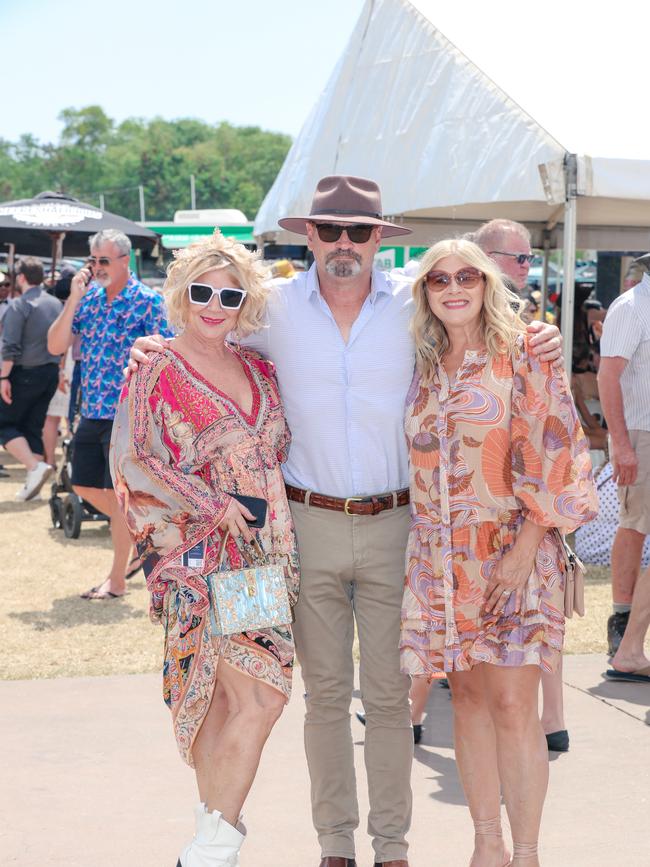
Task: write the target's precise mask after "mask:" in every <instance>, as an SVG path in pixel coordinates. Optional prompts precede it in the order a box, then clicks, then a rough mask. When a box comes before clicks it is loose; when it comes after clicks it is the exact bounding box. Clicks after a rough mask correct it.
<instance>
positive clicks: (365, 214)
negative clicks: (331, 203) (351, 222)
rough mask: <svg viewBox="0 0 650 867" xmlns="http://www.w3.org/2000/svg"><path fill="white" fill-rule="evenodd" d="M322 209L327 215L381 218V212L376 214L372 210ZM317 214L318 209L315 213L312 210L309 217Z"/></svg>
mask: <svg viewBox="0 0 650 867" xmlns="http://www.w3.org/2000/svg"><path fill="white" fill-rule="evenodd" d="M323 211H324V212H325V213H326V214H328V215H329V214H339V215H340V216H342V217H344V216H354V217H372V218H373V219H375V220H381V219H382V216H381V214H376V213H374V212H373V211H357V210H355V209H352V210H347V209H345V208H323ZM317 215H318V211H317V212H316V213H314V211H312V212H311V214H310V215H309V216H310V217H311V216H317Z"/></svg>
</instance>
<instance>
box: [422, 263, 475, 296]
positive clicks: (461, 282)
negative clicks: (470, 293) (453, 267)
mask: <svg viewBox="0 0 650 867" xmlns="http://www.w3.org/2000/svg"><path fill="white" fill-rule="evenodd" d="M484 279H485V274H484V273H483V272H482V271H479V270H478V268H461V269H460V270H459V271H456V273H455V274H450V273H449V271H429V273H428V274H427V276H426V277H425V278H424V280H425V282H426V284H427V289H431V290H432V291H433V292H442V290H443V289H446V288H447V286H449V285H450V284H451V281H452V280H454V281H455V282H456V284H457V285H458V286H462V287H463V288H464V289H475V288H476V286H478V284H479V283H480V282H481V280H484Z"/></svg>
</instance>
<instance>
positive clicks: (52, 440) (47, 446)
mask: <svg viewBox="0 0 650 867" xmlns="http://www.w3.org/2000/svg"><path fill="white" fill-rule="evenodd" d="M60 423H61V417H60V416H57V415H46V416H45V424H44V425H43V450H44V451H45V461H46V463H48V464H49V465H50V466H51V467H53V466H55V460H56V458H55V453H56V444H57V442H58V439H59V424H60Z"/></svg>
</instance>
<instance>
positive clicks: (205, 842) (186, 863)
mask: <svg viewBox="0 0 650 867" xmlns="http://www.w3.org/2000/svg"><path fill="white" fill-rule="evenodd" d="M194 816H195V819H196V833H195V834H194V839H193V840H192V842H191V843H189V844H188V845H187V846H186V847H185V848H184V849H183V851H182V852H181V857H180V859H179V863H180V865H181V867H236V865H237V863H238V861H239V849H240V847H241V844H242V843H243V842H244V834H242V833H241V831H238V830H237V828H233V826H232V825H229V824H228V822H226V820H225V819H224V818H223V816H222V815H221V813H219V812H217V810H214V811H213V812H212V813H208V812H207V811H206V808H205V804H199V805H198V806H197V807H195V809H194Z"/></svg>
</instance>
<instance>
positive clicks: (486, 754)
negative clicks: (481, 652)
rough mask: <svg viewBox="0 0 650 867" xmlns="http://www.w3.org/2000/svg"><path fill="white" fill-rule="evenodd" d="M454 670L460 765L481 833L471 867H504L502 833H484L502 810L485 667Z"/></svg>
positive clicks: (505, 854) (476, 823)
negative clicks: (485, 681) (483, 826)
mask: <svg viewBox="0 0 650 867" xmlns="http://www.w3.org/2000/svg"><path fill="white" fill-rule="evenodd" d="M483 668H485V665H478V666H476V667H475V668H473V669H472V670H471V671H457V672H450V673H449V674H448V675H447V677H448V678H449V684H450V686H451V697H452V705H453V709H454V746H455V749H456V764H457V766H458V773H459V775H460V780H461V783H462V785H463V790H464V792H465V797H466V798H467V803H468V805H469V811H470V813H471V816H472V819H473V821H474V823H475V827H476V829H477V833H476V835H475V838H474V854H473V856H472V860H471V862H470V867H503V865H504V864H507V863H508V861H509V858H508V854H507V852H506V849H505V846H504V843H503V838H501V837H500V836H499V835H498V833H496V832H495V833H491V834H484V833H480V831H479V828H480V827H481V823H489V822H490V821H494V820H496V819H497V817H498V816H499V815H500V813H501V788H500V784H499V770H498V766H497V750H496V737H495V732H494V725H493V722H492V716H491V714H490V711H489V708H488V704H487V699H486V695H485V685H484V680H483V673H482V669H483Z"/></svg>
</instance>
